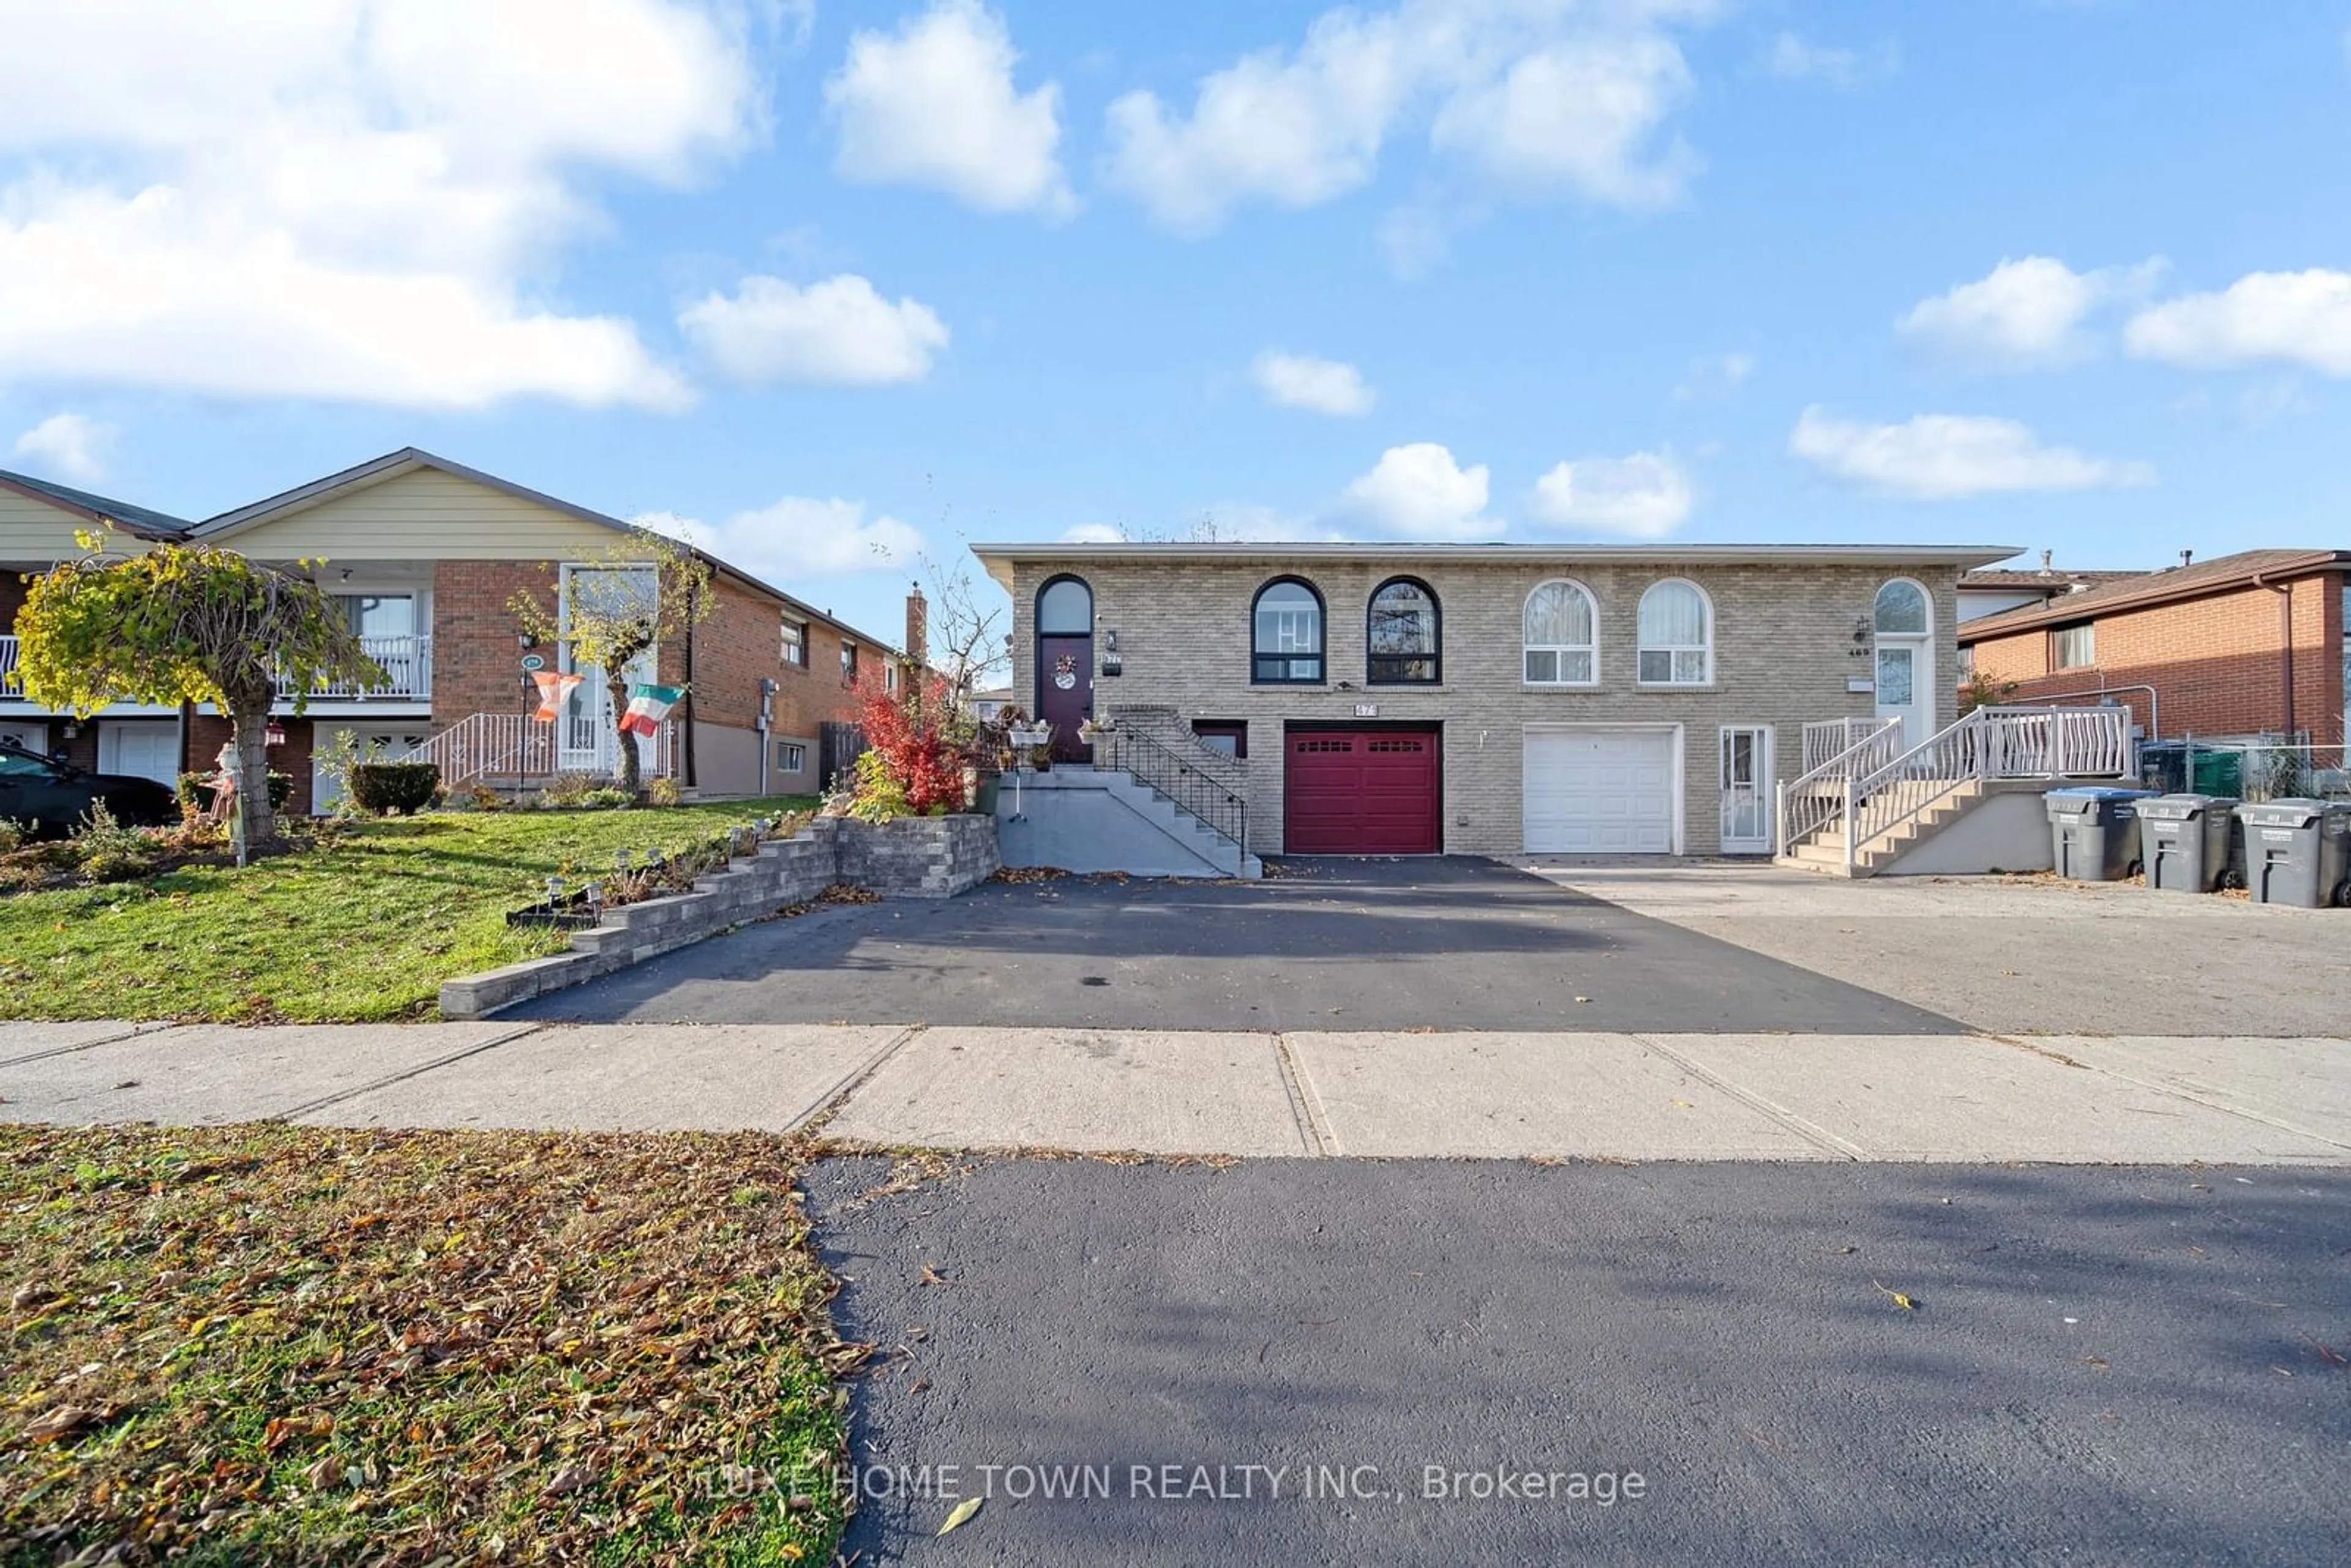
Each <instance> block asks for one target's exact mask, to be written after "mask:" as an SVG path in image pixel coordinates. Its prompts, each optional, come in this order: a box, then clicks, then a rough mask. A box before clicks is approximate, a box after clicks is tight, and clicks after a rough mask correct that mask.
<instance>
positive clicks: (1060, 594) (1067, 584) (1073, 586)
mask: <svg viewBox="0 0 2351 1568" xmlns="http://www.w3.org/2000/svg"><path fill="white" fill-rule="evenodd" d="M1093 629H1094V591H1093V590H1092V589H1091V588H1088V587H1087V586H1086V582H1085V579H1083V578H1081V577H1057V578H1055V579H1054V580H1052V581H1050V582H1049V583H1047V584H1046V585H1045V586H1044V587H1043V588H1041V589H1040V590H1039V591H1038V592H1037V634H1038V635H1039V636H1040V637H1083V636H1086V635H1088V634H1089V633H1091V632H1092V631H1093Z"/></svg>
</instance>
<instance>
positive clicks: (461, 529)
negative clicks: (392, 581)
mask: <svg viewBox="0 0 2351 1568" xmlns="http://www.w3.org/2000/svg"><path fill="white" fill-rule="evenodd" d="M627 537H628V536H627V535H625V534H623V533H622V532H620V531H619V530H617V529H614V528H604V527H602V526H601V525H599V524H596V523H591V522H587V521H585V520H583V519H581V518H579V517H572V516H570V515H569V513H565V512H560V511H558V510H556V509H555V508H554V507H544V506H541V505H539V504H538V502H536V501H528V500H525V499H524V498H523V497H519V496H511V495H508V494H507V493H506V492H505V491H503V490H496V489H493V488H491V487H490V486H486V485H481V484H476V483H475V481H473V480H471V479H462V478H459V477H458V476H455V475H454V474H444V473H442V472H440V471H439V470H438V469H433V468H421V469H417V470H415V471H413V472H412V473H408V474H403V475H401V476H399V477H398V478H394V479H386V480H384V481H383V482H382V483H381V484H377V485H370V486H366V487H365V488H364V489H360V490H353V491H350V492H347V493H346V494H344V495H340V496H337V497H333V498H332V499H330V500H326V501H322V502H320V503H319V504H318V505H316V506H313V507H305V508H303V509H302V510H300V511H298V512H294V513H291V514H289V515H287V516H285V517H274V518H271V519H270V520H269V521H266V522H261V523H253V524H249V525H247V526H246V527H244V528H234V529H230V530H228V531H227V532H225V533H222V534H218V535H215V536H214V538H217V539H218V540H219V542H220V543H221V544H223V545H225V546H227V547H228V548H229V549H235V550H242V551H243V552H245V553H246V554H247V555H250V556H256V557H259V558H262V559H269V560H290V559H297V558H300V559H322V558H323V559H328V560H336V559H342V560H560V559H576V558H579V557H581V556H597V555H601V553H602V552H603V551H605V550H607V549H611V547H612V546H613V545H614V544H616V543H618V542H620V541H622V540H623V539H625V538H627Z"/></svg>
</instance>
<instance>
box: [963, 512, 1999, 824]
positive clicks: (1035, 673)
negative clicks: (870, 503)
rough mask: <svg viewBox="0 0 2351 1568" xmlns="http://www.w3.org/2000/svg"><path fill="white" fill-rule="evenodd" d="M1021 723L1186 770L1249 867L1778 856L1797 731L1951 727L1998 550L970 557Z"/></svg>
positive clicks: (1273, 548) (984, 547)
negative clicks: (1108, 736) (1782, 801)
mask: <svg viewBox="0 0 2351 1568" xmlns="http://www.w3.org/2000/svg"><path fill="white" fill-rule="evenodd" d="M973 553H974V554H975V555H977V557H978V558H979V559H980V560H981V562H982V563H983V564H984V565H985V566H986V567H987V570H988V572H989V574H990V575H991V576H992V577H994V578H995V579H996V580H997V581H998V582H999V583H1001V584H1002V585H1003V586H1004V588H1005V589H1006V590H1007V591H1008V592H1009V593H1010V595H1011V598H1012V610H1013V631H1012V666H1013V690H1012V694H1011V695H1012V700H1013V701H1015V702H1017V703H1019V705H1020V706H1023V707H1025V708H1027V709H1029V711H1030V712H1032V713H1034V714H1036V715H1038V716H1040V718H1042V719H1045V720H1047V721H1049V722H1051V723H1052V724H1053V725H1054V726H1055V727H1056V736H1055V745H1056V747H1057V749H1059V750H1060V752H1061V755H1062V756H1064V757H1069V758H1079V757H1082V756H1084V755H1085V754H1086V747H1084V745H1083V743H1082V742H1081V740H1080V738H1079V737H1078V734H1077V727H1078V725H1079V723H1080V722H1081V721H1082V720H1083V719H1085V718H1086V717H1088V716H1092V717H1094V718H1097V719H1100V720H1105V721H1109V722H1111V723H1113V725H1114V726H1115V727H1117V728H1118V730H1119V731H1120V732H1122V734H1123V733H1127V732H1134V733H1140V734H1144V735H1147V736H1149V737H1154V738H1155V740H1157V741H1158V742H1160V743H1162V744H1164V745H1166V746H1169V747H1184V748H1185V749H1186V755H1187V756H1188V757H1190V758H1193V759H1194V763H1195V764H1196V766H1197V768H1199V770H1200V771H1202V772H1206V773H1211V774H1213V775H1215V776H1216V777H1217V778H1218V779H1222V780H1224V781H1226V782H1227V783H1228V785H1229V787H1230V788H1231V789H1233V790H1235V791H1236V792H1238V793H1239V794H1240V795H1242V796H1243V797H1244V798H1245V799H1246V800H1247V804H1248V840H1249V848H1251V849H1254V850H1258V851H1259V852H1265V853H1274V852H1290V853H1315V852H1332V853H1432V852H1449V853H1472V854H1504V855H1509V854H1519V853H1521V852H1526V853H1611V852H1625V853H1642V854H1667V853H1687V854H1713V853H1717V852H1723V853H1754V854H1763V853H1769V852H1771V850H1772V848H1773V843H1772V839H1773V821H1772V793H1773V785H1774V783H1775V782H1776V781H1779V780H1782V779H1790V778H1792V777H1793V776H1794V775H1795V774H1796V773H1797V772H1799V771H1800V770H1801V769H1802V766H1803V756H1804V749H1805V748H1804V740H1805V735H1804V731H1805V727H1806V726H1807V725H1808V724H1813V723H1814V722H1815V721H1834V726H1833V727H1834V728H1836V729H1838V730H1842V729H1843V728H1844V722H1843V721H1845V720H1848V719H1864V720H1866V719H1870V718H1874V717H1881V716H1882V717H1884V718H1886V719H1890V720H1894V721H1897V722H1898V723H1899V724H1900V725H1901V726H1902V727H1903V730H1904V734H1905V737H1906V738H1907V739H1909V740H1911V742H1912V743H1913V744H1915V743H1916V741H1917V740H1923V739H1925V738H1927V737H1928V736H1930V735H1931V734H1932V733H1933V732H1934V731H1935V730H1937V729H1938V728H1939V727H1941V726H1943V725H1945V724H1947V723H1949V722H1950V720H1951V719H1952V717H1953V716H1954V709H1955V694H1954V693H1953V691H1952V689H1951V685H1952V684H1951V682H1950V680H1949V671H1950V670H1951V668H1952V667H1953V647H1954V644H1953V630H1954V625H1955V619H1956V613H1957V605H1956V601H1955V597H1954V596H1955V593H1956V590H1957V586H1958V582H1959V574H1960V573H1961V572H1962V571H1963V570H1968V569H1970V568H1972V567H1978V566H1981V565H1984V564H1986V563H1988V562H1991V561H1995V560H2000V559H2005V558H2006V557H2008V556H2010V555H2011V554H2013V553H2014V549H2013V547H2006V548H1983V549H1975V548H1969V547H1963V546H1904V545H1888V546H1865V545H1855V546H1842V545H1834V546H1832V545H1756V546H1734V545H1687V546H1670V545H1624V546H1558V547H1550V546H1520V545H1417V544H1390V545H1381V544H1291V545H1277V544H1101V545H1090V544H981V545H977V546H975V547H974V549H973Z"/></svg>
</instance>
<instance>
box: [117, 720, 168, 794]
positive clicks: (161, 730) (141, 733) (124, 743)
mask: <svg viewBox="0 0 2351 1568" xmlns="http://www.w3.org/2000/svg"><path fill="white" fill-rule="evenodd" d="M98 770H99V772H100V773H122V774H128V775H129V776H130V777H131V778H133V779H153V780H155V782H156V783H158V784H171V783H174V782H176V781H177V780H178V779H179V777H180V725H179V721H178V720H176V719H150V720H145V721H141V722H138V723H131V724H108V723H104V722H101V723H100V724H99V727H98Z"/></svg>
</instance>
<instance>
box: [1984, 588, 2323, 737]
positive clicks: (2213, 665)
mask: <svg viewBox="0 0 2351 1568" xmlns="http://www.w3.org/2000/svg"><path fill="white" fill-rule="evenodd" d="M2345 581H2346V578H2345V575H2344V574H2343V573H2340V572H2334V573H2326V574H2323V575H2320V576H2316V577H2308V578H2304V579H2302V580H2299V581H2296V582H2294V583H2291V584H2287V585H2284V586H2285V587H2286V588H2287V589H2288V591H2290V592H2291V594H2292V597H2293V606H2294V637H2293V640H2294V727H2296V728H2298V729H2302V730H2305V731H2307V732H2309V733H2310V735H2311V736H2312V737H2314V739H2316V740H2317V741H2319V742H2320V743H2322V744H2326V745H2335V744H2339V743H2340V742H2341V741H2343V739H2344V738H2345V736H2344V733H2343V727H2344V713H2343V706H2344V692H2343V589H2344V583H2345ZM2278 599H2279V594H2278V593H2277V592H2276V591H2273V590H2271V589H2267V588H2241V589H2236V590H2233V591H2228V592H2224V593H2215V594H2212V595H2210V596H2208V597H2206V598H2203V599H2197V600H2191V601H2187V602H2184V603H2178V604H2159V605H2152V606H2149V607H2147V608H2146V609H2142V610H2126V611H2122V612H2117V613H2115V614H2111V615H2105V616H2100V617H2098V618H2097V619H2096V620H2095V622H2094V623H2095V626H2096V628H2097V631H2096V634H2095V635H2096V653H2097V658H2096V662H2095V664H2089V665H2085V666H2077V667H2074V668H2070V669H2063V670H2060V669H2055V668H2053V646H2054V644H2053V637H2052V634H2051V632H2049V631H2048V630H2047V629H2046V628H2037V629H2034V630H2032V631H2024V632H2015V633H2013V634H2012V635H2010V636H2005V637H1994V638H1987V639H1986V640H1984V641H1983V642H1980V643H1976V644H1975V665H1976V669H1977V671H1978V672H1979V673H1980V674H1986V675H1989V676H1991V678H1992V679H1994V680H1997V681H2001V682H2014V683H2016V685H2017V690H2016V693H2015V695H2016V696H2017V697H2020V698H2027V697H2036V696H2043V695H2053V694H2056V693H2061V692H2071V691H2083V690H2095V689H2099V688H2102V687H2117V686H2128V685H2150V686H2153V687H2154V688H2155V689H2156V702H2155V703H2154V704H2153V705H2152V706H2153V707H2154V709H2155V712H2154V713H2153V715H2152V716H2150V714H2149V713H2148V711H2147V710H2148V708H2149V706H2150V705H2149V703H2148V702H2147V694H2145V693H2144V692H2117V693H2116V695H2117V697H2118V698H2119V699H2120V700H2122V701H2124V702H2126V703H2127V704H2129V705H2130V706H2131V709H2132V712H2133V714H2134V716H2135V718H2136V720H2137V722H2138V723H2139V724H2141V725H2145V726H2147V727H2148V729H2149V731H2150V732H2153V730H2154V729H2155V728H2156V727H2157V726H2158V724H2159V726H2160V728H2161V732H2162V734H2163V735H2164V736H2166V737H2177V736H2183V735H2250V734H2258V733H2261V732H2262V731H2271V730H2281V729H2283V728H2285V727H2286V711H2285V709H2286V704H2285V690H2284V686H2285V672H2284V664H2283V657H2282V655H2281V652H2280V650H2281V646H2282V644H2283V640H2284V639H2283V632H2282V629H2281V626H2280V623H2279V614H2278Z"/></svg>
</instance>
